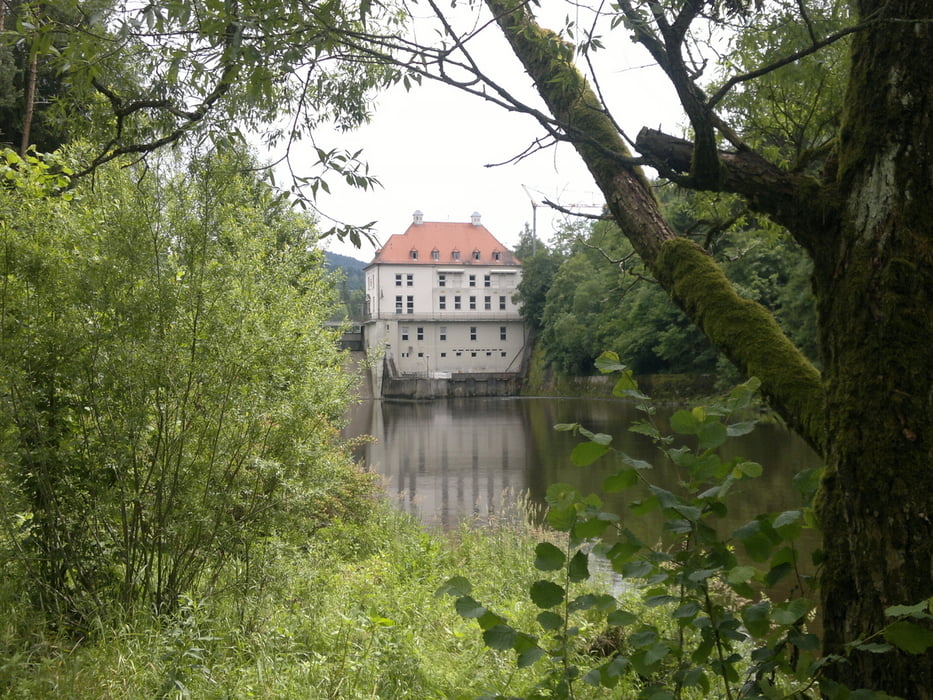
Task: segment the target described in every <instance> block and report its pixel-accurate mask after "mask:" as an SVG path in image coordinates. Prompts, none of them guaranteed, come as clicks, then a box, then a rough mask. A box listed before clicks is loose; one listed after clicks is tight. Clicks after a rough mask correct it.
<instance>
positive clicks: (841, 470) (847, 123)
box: [487, 0, 933, 700]
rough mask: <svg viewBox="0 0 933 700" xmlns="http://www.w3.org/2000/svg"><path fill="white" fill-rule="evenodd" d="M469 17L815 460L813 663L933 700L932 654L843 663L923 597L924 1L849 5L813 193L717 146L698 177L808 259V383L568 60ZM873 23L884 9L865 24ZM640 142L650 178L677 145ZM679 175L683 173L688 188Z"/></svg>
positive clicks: (928, 258)
mask: <svg viewBox="0 0 933 700" xmlns="http://www.w3.org/2000/svg"><path fill="white" fill-rule="evenodd" d="M487 5H488V6H489V7H490V9H491V10H492V13H493V15H494V16H495V17H496V20H497V22H498V24H499V26H500V28H501V29H502V31H503V33H504V34H505V36H506V38H507V39H508V41H509V43H510V44H511V46H512V48H513V50H514V52H515V54H516V56H518V58H519V59H520V60H521V61H522V63H523V64H524V66H525V69H526V70H527V71H528V73H529V75H530V76H531V77H532V79H533V80H534V81H535V84H536V87H537V90H538V92H539V93H540V94H541V96H542V97H543V98H544V100H545V102H546V104H547V105H548V108H549V109H550V111H551V113H552V115H553V116H554V118H555V119H556V121H557V122H558V123H559V124H560V125H561V127H562V129H563V130H564V133H565V134H566V137H567V139H568V140H569V141H571V142H572V143H573V145H574V146H575V148H576V149H577V151H578V153H579V154H580V156H581V157H582V159H583V161H584V162H585V163H586V165H587V167H588V168H589V170H590V173H591V174H592V175H593V178H594V180H595V181H596V183H597V185H598V186H599V187H600V189H601V190H602V192H603V194H604V195H605V197H606V202H607V205H608V207H609V210H610V212H611V213H612V215H613V217H614V219H615V221H616V222H617V223H618V225H619V227H620V228H621V230H622V232H623V233H624V234H625V235H626V236H627V237H628V238H629V240H630V241H631V242H632V244H633V246H634V248H635V250H636V251H637V252H638V253H639V255H640V256H641V257H642V259H643V260H644V261H645V263H646V265H647V266H648V268H649V269H650V270H651V271H652V272H653V273H654V275H655V276H656V278H657V279H658V281H659V282H660V283H661V284H662V286H663V287H664V288H665V289H666V290H667V291H668V292H669V293H670V295H671V297H672V298H673V299H674V301H675V302H677V303H678V304H679V305H680V306H681V307H682V308H683V309H684V310H685V311H686V313H687V315H688V317H690V318H691V320H693V321H694V322H695V323H697V325H699V326H700V328H701V329H702V330H703V331H704V332H705V333H706V334H707V335H708V337H709V338H710V339H711V340H712V342H713V343H714V344H716V345H717V346H718V347H719V348H720V349H722V350H723V351H724V353H725V354H726V355H727V356H728V357H729V358H730V359H731V360H732V361H733V362H735V363H736V365H737V366H738V367H739V368H740V369H741V370H742V371H744V372H745V373H747V374H753V375H756V376H758V377H759V378H760V379H761V380H762V387H763V390H764V391H765V393H766V395H767V396H768V397H769V399H770V400H771V401H772V403H773V404H774V406H775V407H776V408H777V409H778V410H779V411H780V412H781V413H782V414H783V415H784V417H785V418H786V419H787V421H788V423H789V424H790V425H791V426H792V427H793V428H794V429H795V430H797V432H799V433H800V434H801V435H802V436H803V437H804V438H805V439H806V440H807V441H808V442H810V444H811V445H813V446H814V447H816V448H817V450H818V451H819V452H820V453H821V454H822V455H823V456H824V457H825V459H826V461H827V475H826V478H825V482H824V485H823V488H822V492H821V496H820V500H819V503H818V504H817V505H818V512H819V515H820V520H821V526H822V529H823V537H824V551H825V559H824V563H823V568H822V572H821V576H820V586H821V592H820V595H821V604H822V612H823V626H824V634H825V638H824V651H825V652H826V653H827V654H838V655H839V656H841V657H845V659H844V660H843V661H841V662H839V663H835V664H831V665H830V666H829V667H828V668H829V670H828V672H827V673H828V675H829V677H830V678H832V679H835V680H837V681H840V682H842V683H843V684H845V685H846V686H848V687H850V688H852V689H856V688H870V689H874V690H882V691H885V692H887V693H890V694H893V695H897V696H900V697H903V698H909V699H910V700H915V699H919V700H925V699H928V698H931V697H933V650H931V651H928V652H927V653H926V654H925V655H911V654H907V653H903V652H901V651H898V650H894V651H891V652H888V653H885V654H870V653H863V652H857V651H856V652H850V651H849V648H848V647H847V643H849V642H853V641H856V640H866V639H869V638H872V639H873V641H877V640H878V635H880V634H883V630H884V627H885V625H886V624H887V623H888V622H890V620H887V619H886V618H885V615H884V610H885V608H886V607H888V606H892V605H912V604H915V603H919V602H921V601H924V600H927V599H929V598H931V597H933V556H931V552H933V502H931V497H933V448H931V444H933V443H931V440H933V430H931V422H933V385H931V373H933V362H931V361H930V353H931V347H933V315H931V309H933V235H931V226H933V153H931V149H933V115H931V112H933V88H931V75H933V74H931V72H930V68H929V65H930V64H929V57H930V56H933V41H931V36H933V23H931V6H930V4H929V0H860V3H859V7H858V8H857V9H858V12H859V14H860V17H861V18H862V19H863V20H865V19H869V18H870V19H872V20H873V21H874V22H875V24H873V25H870V28H869V29H867V30H864V31H862V32H859V33H857V34H856V35H855V37H854V40H853V45H852V67H851V76H850V83H849V89H848V93H847V96H846V105H847V107H846V114H845V116H844V120H843V127H842V131H841V134H840V139H839V145H838V162H839V165H838V170H837V171H836V172H835V173H830V174H828V175H827V176H826V178H827V179H826V180H825V181H820V180H817V179H815V178H811V177H803V176H798V175H791V174H788V173H785V172H783V171H781V170H780V169H778V168H776V167H775V166H773V165H771V164H770V163H768V162H767V161H766V160H765V159H763V158H761V157H760V156H756V155H755V154H752V153H748V152H741V153H735V154H719V162H720V164H721V169H720V177H719V178H718V179H717V181H716V182H715V183H712V184H709V185H704V184H703V183H698V182H696V180H695V179H693V182H694V185H695V186H711V187H716V188H718V189H721V190H723V191H733V192H737V193H740V194H743V195H745V196H746V197H747V198H748V200H749V202H750V204H751V205H752V206H753V207H755V208H757V210H759V211H762V212H764V213H767V214H769V215H771V216H773V217H774V218H775V219H776V220H777V221H780V222H781V223H783V224H784V225H785V226H787V227H788V228H789V229H790V231H791V233H792V234H793V235H794V237H795V238H796V240H797V241H798V242H799V243H801V244H802V245H803V246H804V247H805V248H806V249H807V250H808V252H809V253H810V254H811V256H812V258H813V260H814V292H815V294H816V296H817V301H818V310H819V325H820V331H819V332H820V340H821V353H822V355H823V357H822V359H823V364H824V373H823V375H822V376H821V375H820V374H819V373H818V372H817V371H816V370H815V369H813V367H812V366H810V365H809V363H807V362H806V360H804V359H803V357H802V356H801V355H800V353H799V352H797V350H796V348H794V347H793V346H792V345H791V344H790V343H789V342H788V341H787V339H786V338H785V337H784V336H783V334H781V332H780V330H779V329H778V328H777V324H776V323H774V320H773V318H771V316H770V314H768V313H767V312H766V311H764V310H763V309H761V308H760V307H757V305H754V304H751V303H750V302H747V301H746V300H743V299H741V298H739V297H738V296H737V295H736V294H735V293H734V291H733V290H732V288H731V286H730V285H729V283H728V281H727V280H726V279H725V277H724V276H723V275H722V273H721V272H720V271H719V269H718V267H717V266H716V265H715V263H713V261H712V260H711V259H710V258H709V257H708V256H706V255H705V254H704V253H703V252H702V251H701V250H699V249H698V248H697V247H695V246H694V245H693V244H692V243H690V242H688V241H686V240H684V239H678V238H677V237H676V236H675V234H674V233H673V231H672V230H671V229H670V227H669V226H668V225H667V224H666V223H665V222H664V220H663V218H662V217H661V215H660V212H659V210H658V207H657V203H656V201H655V200H654V198H653V196H652V195H651V192H650V189H649V187H648V185H647V183H646V181H645V179H644V178H643V176H642V175H641V174H640V172H639V171H638V170H637V169H636V168H635V167H634V166H632V165H631V162H632V161H631V155H630V153H629V152H628V150H627V149H626V147H625V144H624V143H623V142H622V140H621V139H620V137H619V135H618V133H617V131H616V129H615V128H614V125H613V122H612V120H611V119H609V117H608V116H607V115H606V114H605V111H604V109H603V107H602V105H601V104H600V102H599V100H598V99H597V98H596V96H595V94H594V93H593V91H592V90H591V89H590V88H589V86H588V85H587V83H586V81H585V79H584V78H583V76H582V75H581V74H580V73H579V71H577V70H576V69H575V68H574V67H573V65H572V63H571V58H572V49H571V48H570V47H568V46H567V45H566V44H564V43H563V42H562V41H560V40H559V39H558V37H557V36H556V35H554V34H552V33H551V32H548V31H545V30H542V29H541V28H540V27H538V26H537V24H536V23H535V22H534V20H533V18H532V17H531V15H530V14H529V13H528V11H527V10H526V9H525V5H523V4H516V3H514V2H512V1H510V0H487ZM881 13H886V14H881ZM662 137H663V135H660V136H659V135H658V134H657V133H656V132H654V133H652V132H643V134H642V135H641V137H640V139H639V147H640V148H642V147H643V148H644V149H645V154H646V155H647V156H648V157H649V159H654V160H655V161H656V162H658V163H660V164H662V165H663V166H664V167H665V168H666V169H667V172H673V173H676V172H678V171H679V172H682V173H690V171H691V169H692V167H693V165H692V162H691V160H690V159H691V158H693V156H694V154H695V147H694V146H693V145H692V144H689V143H687V142H684V141H680V140H676V139H671V138H670V137H663V138H662ZM691 179H692V178H689V177H685V178H684V180H685V182H687V184H689V183H690V181H691Z"/></svg>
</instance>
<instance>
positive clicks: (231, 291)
mask: <svg viewBox="0 0 933 700" xmlns="http://www.w3.org/2000/svg"><path fill="white" fill-rule="evenodd" d="M123 165H124V166H126V165H127V164H123ZM252 165H253V163H252V161H251V160H250V159H249V158H247V157H243V156H236V155H217V154H214V155H210V156H205V157H202V158H199V159H195V160H194V161H192V164H191V165H189V166H187V167H186V168H183V169H182V168H172V167H169V166H167V165H166V166H165V167H164V170H161V171H149V170H143V169H141V168H137V167H133V166H129V167H123V168H122V169H121V168H116V167H113V168H107V169H104V170H102V171H101V172H100V173H99V176H98V177H97V178H96V180H95V181H94V182H93V183H91V182H82V183H80V184H79V185H78V186H76V187H75V188H73V189H68V188H67V184H68V183H67V179H65V180H62V178H66V176H67V173H63V172H62V168H61V166H59V165H57V164H54V163H50V162H48V161H47V160H43V159H39V158H34V157H29V158H26V159H19V158H18V157H16V156H15V155H13V154H10V153H7V155H6V165H5V167H4V169H3V173H2V174H3V176H4V182H5V184H6V187H5V188H4V189H2V190H0V246H2V248H0V268H2V285H0V363H2V367H3V371H2V373H0V425H2V432H0V463H2V464H3V471H2V475H0V479H2V480H3V484H2V486H3V493H2V495H0V506H2V508H3V512H2V513H0V520H2V528H3V529H2V531H0V556H2V560H0V564H2V566H3V568H4V570H5V574H6V575H11V576H15V577H21V580H22V583H23V588H24V590H27V591H29V597H30V600H31V603H32V604H33V605H35V606H36V607H37V608H39V609H41V610H43V611H46V612H47V613H50V614H52V615H53V616H58V617H60V618H61V620H62V621H63V622H65V623H66V624H68V625H70V626H73V627H74V628H75V629H77V630H83V629H84V628H85V627H86V626H87V624H88V623H89V621H91V620H93V619H95V618H96V617H98V616H100V615H105V614H107V613H108V612H111V611H113V610H122V611H126V612H130V611H132V610H133V609H135V608H138V607H139V606H145V607H147V608H149V609H152V610H155V611H156V612H168V611H171V610H173V609H175V607H176V606H177V605H178V601H179V598H180V596H182V595H183V594H186V593H188V592H190V591H192V590H195V589H197V590H199V591H202V592H203V591H205V590H210V589H211V587H212V586H218V585H221V583H222V585H223V586H225V587H228V588H231V587H232V588H237V587H239V588H242V589H243V590H246V589H248V588H249V587H250V586H252V585H255V582H256V581H257V580H258V579H259V578H261V576H262V571H263V549H264V547H266V546H267V544H269V543H270V542H271V541H273V540H277V541H286V542H293V543H296V544H297V543H300V542H303V541H305V540H306V539H307V538H308V537H309V536H310V535H311V534H312V533H313V531H314V530H315V529H316V528H317V527H319V526H320V525H321V524H323V523H324V522H327V521H330V520H332V519H334V518H337V517H341V516H347V517H353V515H354V513H353V511H354V509H356V511H357V514H358V513H359V511H360V509H362V508H364V501H365V498H366V497H367V493H368V486H367V485H366V483H365V479H363V478H362V477H359V476H358V475H354V474H353V472H352V470H350V469H348V467H347V460H346V459H345V458H343V457H342V456H341V455H340V454H339V451H338V450H336V449H335V447H334V439H333V438H334V436H335V422H336V421H338V420H339V419H340V418H341V416H342V413H343V411H344V407H345V405H346V401H347V397H348V385H349V382H350V381H351V380H350V378H349V377H348V376H346V375H344V374H343V373H342V371H341V361H342V355H341V353H340V352H339V351H338V349H337V346H336V343H335V337H334V334H333V332H332V331H328V330H325V327H324V321H325V320H326V318H327V317H328V315H329V313H330V311H331V307H332V305H333V303H334V298H333V291H332V289H331V287H330V285H329V283H328V282H327V280H326V277H325V274H324V272H323V267H322V260H321V255H320V253H319V252H318V251H317V250H316V249H315V246H314V242H315V240H316V233H315V230H314V226H313V222H312V221H311V220H309V219H307V218H305V217H302V216H299V215H296V214H295V213H293V212H292V211H290V209H289V207H288V205H287V203H286V202H285V201H284V200H281V199H277V198H276V197H275V196H274V194H273V193H272V191H271V190H270V189H268V188H265V187H263V185H262V183H260V182H259V181H258V180H257V178H256V177H255V175H253V174H252V171H251V169H250V168H251V166H252ZM62 185H65V186H64V187H63V186H62Z"/></svg>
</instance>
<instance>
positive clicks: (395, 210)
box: [293, 21, 681, 261]
mask: <svg viewBox="0 0 933 700" xmlns="http://www.w3.org/2000/svg"><path fill="white" fill-rule="evenodd" d="M542 24H545V22H544V21H542ZM545 26H547V25H545ZM552 26H553V25H552ZM555 28H557V27H555ZM493 32H496V34H493ZM486 34H489V35H490V36H489V38H488V40H487V41H488V42H490V43H488V44H486V43H484V45H483V47H482V49H481V50H479V49H478V50H477V54H476V55H477V56H479V57H480V58H484V59H487V62H486V65H485V68H486V70H487V72H488V73H489V74H490V75H491V76H492V77H493V78H494V79H495V80H497V81H499V82H500V84H503V85H505V86H507V87H508V88H509V89H510V90H512V91H513V92H514V93H518V94H521V95H525V96H528V97H529V99H534V97H535V96H534V95H533V93H532V92H531V82H530V80H529V79H528V77H527V75H525V74H524V72H523V71H522V69H521V66H520V65H519V63H518V61H517V59H516V58H515V57H514V55H513V54H512V53H511V50H510V49H509V48H508V46H507V45H505V43H504V40H503V39H502V37H501V35H499V34H498V29H497V28H495V27H492V28H490V29H489V30H488V31H487V32H486ZM606 39H607V41H606V43H607V46H609V48H608V49H606V50H605V51H602V52H599V53H598V54H597V55H596V57H597V58H598V59H599V61H600V63H601V64H602V66H603V69H602V71H601V81H602V82H601V88H602V89H603V91H604V93H609V94H611V95H612V96H614V97H615V103H614V104H612V105H611V106H612V108H613V110H614V115H615V117H616V119H617V120H618V121H619V122H620V123H621V126H622V128H623V129H624V130H625V131H626V133H628V134H629V135H630V136H631V137H633V138H634V136H635V135H636V134H637V132H638V129H639V128H641V127H642V126H645V125H647V126H652V127H655V128H657V127H659V126H661V127H663V128H665V129H666V130H668V131H672V130H676V125H677V124H678V123H680V115H681V112H680V110H679V109H678V105H677V102H676V98H675V97H674V96H673V94H672V90H671V89H670V87H669V85H668V83H667V81H666V79H665V78H664V77H663V75H660V74H659V73H658V72H657V71H656V69H650V68H644V67H643V66H644V65H645V64H647V63H648V59H647V54H645V53H644V52H643V51H642V50H640V48H639V47H637V46H636V45H634V44H633V43H632V42H631V41H630V40H629V38H628V36H627V33H626V32H625V31H624V30H623V29H621V28H620V29H619V30H617V31H616V32H615V33H613V34H612V35H611V36H609V37H607V38H606ZM623 52H624V53H623ZM610 102H612V100H610ZM620 105H624V108H623V107H621V106H620ZM541 135H543V131H542V129H541V127H540V126H539V125H538V124H537V122H536V121H535V120H534V119H533V118H532V117H530V116H527V115H522V114H514V113H509V112H506V111H505V110H503V109H502V108H500V107H497V106H495V105H492V104H489V103H487V102H485V101H483V100H482V99H480V98H478V97H475V96H472V95H467V94H465V93H462V92H460V91H458V90H456V89H454V88H451V87H448V86H445V85H440V84H435V83H430V84H429V83H428V82H427V81H425V83H424V84H423V85H422V86H420V87H419V86H415V87H413V88H412V90H411V91H410V92H407V93H406V92H405V90H404V88H403V87H402V86H401V85H399V86H396V87H395V88H393V89H390V90H388V91H386V92H385V93H384V94H383V95H381V96H380V98H379V100H378V103H377V107H376V109H375V113H374V116H373V119H372V121H371V123H370V124H368V125H366V126H365V127H363V128H361V129H359V130H358V131H356V132H352V133H349V134H335V135H334V136H332V137H331V141H329V142H327V146H328V147H333V146H339V147H341V148H344V149H347V150H349V151H351V152H352V151H355V150H357V149H359V148H362V149H363V154H362V157H363V158H364V159H365V160H367V161H368V163H369V166H370V173H371V174H373V175H375V176H376V177H378V178H379V180H380V181H381V183H382V188H377V189H376V190H375V191H372V190H370V191H365V192H364V191H360V190H354V189H352V188H350V187H347V186H344V185H343V183H342V181H341V182H338V181H337V178H335V177H331V178H329V179H328V184H329V185H330V186H331V195H329V196H328V195H324V196H322V197H320V198H319V200H318V205H319V207H320V209H321V210H322V211H324V212H325V213H327V214H328V215H329V216H332V217H334V218H336V219H339V220H342V221H344V222H346V223H354V224H364V223H367V222H369V221H373V220H375V221H377V224H376V226H375V231H376V234H377V237H378V238H379V240H380V242H384V241H385V240H386V239H387V238H388V237H389V236H390V235H392V234H396V233H404V231H405V229H406V228H408V225H409V224H410V223H411V218H412V212H414V211H415V210H416V209H420V210H421V211H422V212H424V219H425V221H469V220H470V215H471V214H472V213H473V212H474V211H477V212H479V213H480V214H481V215H482V223H483V224H484V225H485V226H486V228H488V229H489V231H490V232H491V233H492V234H493V235H494V236H495V237H496V238H498V239H499V240H500V241H501V242H502V243H503V244H505V245H506V246H508V247H514V246H515V245H516V244H517V242H518V239H519V235H520V234H521V232H522V231H523V229H524V226H525V224H526V223H527V224H528V225H529V226H530V225H531V222H532V204H531V199H530V198H529V194H528V193H526V190H525V188H527V190H528V192H529V193H530V195H531V198H533V199H534V200H535V201H536V202H538V203H540V202H541V201H542V200H543V199H545V198H547V199H550V200H552V201H555V202H558V203H560V204H561V205H563V206H566V207H567V208H571V209H574V208H577V206H578V205H584V207H586V205H595V208H594V207H593V206H590V208H582V209H581V211H584V212H586V213H590V214H593V213H597V212H598V211H599V207H600V206H601V205H602V202H603V198H602V195H601V193H600V192H599V191H598V189H597V188H596V186H595V185H594V184H593V181H592V178H591V177H590V175H589V173H588V172H587V171H586V169H585V168H584V166H583V164H582V161H581V160H580V159H579V157H578V156H577V155H576V153H575V152H574V151H573V149H572V148H571V147H569V146H568V145H566V144H561V145H559V146H558V147H556V148H550V149H547V150H545V151H540V152H537V153H535V154H533V155H531V156H529V157H527V158H525V159H524V160H522V161H520V162H517V163H507V164H505V165H500V166H498V167H493V168H489V167H486V166H487V164H490V163H503V162H505V161H509V160H510V159H512V158H514V157H515V156H516V155H518V154H519V153H521V152H523V151H524V150H525V149H526V148H527V147H528V146H529V145H530V144H531V143H532V142H533V141H534V139H535V138H536V137H539V136H541ZM293 165H298V166H299V167H300V162H299V163H294V164H293ZM523 186H524V187H523ZM564 218H565V217H564V215H563V214H560V213H558V212H554V211H553V210H551V209H549V208H548V207H546V206H538V207H537V232H538V237H539V238H541V239H542V240H545V241H547V240H549V239H550V238H551V234H552V233H553V231H554V230H555V229H556V228H557V227H558V226H559V224H560V222H561V221H563V220H564ZM322 227H323V228H326V227H327V225H326V222H325V225H324V226H322ZM324 247H325V248H326V249H328V250H331V251H333V252H337V253H341V254H343V255H349V256H351V257H355V258H358V259H361V260H365V261H369V260H370V259H372V257H373V255H374V252H375V251H374V248H373V246H371V245H369V244H368V243H365V242H364V246H363V248H361V249H357V248H354V247H353V246H352V245H351V244H350V243H349V242H345V243H340V242H339V241H337V240H336V239H334V240H332V241H328V242H326V243H325V244H324Z"/></svg>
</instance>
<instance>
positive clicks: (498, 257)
mask: <svg viewBox="0 0 933 700" xmlns="http://www.w3.org/2000/svg"><path fill="white" fill-rule="evenodd" d="M492 259H493V260H495V261H496V262H499V260H501V259H502V253H500V252H499V251H498V250H494V251H493V252H492Z"/></svg>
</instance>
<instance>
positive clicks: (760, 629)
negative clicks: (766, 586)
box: [740, 600, 771, 637]
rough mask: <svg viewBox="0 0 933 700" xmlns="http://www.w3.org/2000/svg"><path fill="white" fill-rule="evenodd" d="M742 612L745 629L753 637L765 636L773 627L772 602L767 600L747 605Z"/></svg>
mask: <svg viewBox="0 0 933 700" xmlns="http://www.w3.org/2000/svg"><path fill="white" fill-rule="evenodd" d="M740 614H741V616H742V622H743V623H744V624H745V629H747V630H748V633H749V634H751V635H752V636H753V637H764V636H765V635H766V634H768V631H769V630H770V629H771V603H770V602H769V601H767V600H762V601H761V602H758V603H753V604H752V605H747V606H745V607H744V608H742V611H741V613H740Z"/></svg>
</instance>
